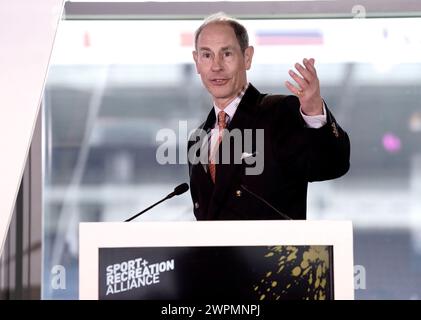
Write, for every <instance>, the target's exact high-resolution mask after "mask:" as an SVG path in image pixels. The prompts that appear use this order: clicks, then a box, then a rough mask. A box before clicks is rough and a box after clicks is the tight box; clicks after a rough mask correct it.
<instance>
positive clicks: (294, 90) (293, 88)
mask: <svg viewBox="0 0 421 320" xmlns="http://www.w3.org/2000/svg"><path fill="white" fill-rule="evenodd" d="M285 86H286V87H287V89H288V90H289V91H291V93H292V94H295V95H296V96H300V95H301V93H302V92H303V91H302V90H300V89H299V88H297V87H296V86H294V85H293V84H292V83H291V82H289V81H285Z"/></svg>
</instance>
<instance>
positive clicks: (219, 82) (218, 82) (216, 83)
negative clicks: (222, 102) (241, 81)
mask: <svg viewBox="0 0 421 320" xmlns="http://www.w3.org/2000/svg"><path fill="white" fill-rule="evenodd" d="M210 82H211V83H212V84H213V85H214V86H223V85H225V84H227V82H228V79H223V78H218V79H211V80H210Z"/></svg>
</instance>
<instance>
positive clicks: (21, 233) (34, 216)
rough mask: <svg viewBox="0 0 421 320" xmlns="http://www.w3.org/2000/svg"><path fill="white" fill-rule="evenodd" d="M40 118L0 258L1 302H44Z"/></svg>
mask: <svg viewBox="0 0 421 320" xmlns="http://www.w3.org/2000/svg"><path fill="white" fill-rule="evenodd" d="M41 118H42V117H41V112H40V113H39V114H38V117H37V122H36V126H35V130H34V135H33V139H32V143H31V148H30V151H29V153H28V158H27V161H26V165H25V170H24V172H23V176H22V181H21V185H20V188H19V192H18V195H17V199H16V203H15V208H14V211H13V215H12V220H11V223H10V225H9V230H8V234H7V238H6V242H5V246H4V252H3V255H2V256H1V258H0V299H13V300H16V299H18V300H22V299H24V300H29V299H40V298H41V263H42V254H41V238H42V170H41V168H42V164H41V160H42V156H41V155H42V153H41V151H42V149H41V143H42V135H41Z"/></svg>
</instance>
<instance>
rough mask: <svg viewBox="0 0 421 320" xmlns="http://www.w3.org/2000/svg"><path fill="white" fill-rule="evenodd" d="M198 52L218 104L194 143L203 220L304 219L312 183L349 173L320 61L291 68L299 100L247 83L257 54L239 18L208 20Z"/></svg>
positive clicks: (192, 165) (192, 160)
mask: <svg viewBox="0 0 421 320" xmlns="http://www.w3.org/2000/svg"><path fill="white" fill-rule="evenodd" d="M195 49H196V50H195V51H194V52H193V58H194V61H195V63H196V68H197V72H198V73H199V74H200V76H201V79H202V82H203V84H204V86H205V87H206V89H207V90H208V91H209V93H210V94H211V95H212V98H213V103H214V106H213V108H212V110H211V111H210V113H209V115H208V117H207V119H206V121H205V122H204V123H203V124H202V125H201V126H200V127H199V129H198V130H197V131H196V134H194V135H192V136H191V137H190V139H189V145H188V150H189V151H188V158H189V173H190V189H191V196H192V200H193V205H194V214H195V216H196V218H197V220H249V219H255V220H257V219H259V220H260V219H285V218H286V216H288V217H290V218H291V219H306V199H307V184H308V182H311V181H321V180H327V179H334V178H337V177H340V176H342V175H344V174H345V173H346V172H347V171H348V169H349V157H350V142H349V138H348V135H347V134H346V132H345V131H343V130H342V129H341V127H340V126H339V125H338V123H337V122H336V121H335V118H334V117H333V115H332V114H331V113H330V111H329V110H328V108H327V106H326V105H325V103H324V101H323V99H322V97H321V96H320V87H319V80H318V77H317V73H316V69H315V67H314V59H304V60H303V64H302V65H301V64H299V63H297V64H295V68H296V70H297V71H298V73H297V72H294V71H292V70H290V71H289V74H290V76H291V77H292V79H294V81H295V82H296V84H295V85H293V84H292V83H290V82H289V81H286V83H285V85H286V87H287V88H288V90H289V91H291V92H292V93H293V94H294V95H290V96H282V95H266V94H262V93H260V92H259V91H258V90H257V89H256V88H255V87H253V85H252V84H250V83H248V81H247V75H246V71H247V70H249V69H250V67H251V62H252V58H253V53H254V49H253V47H252V46H249V44H248V35H247V31H246V29H245V28H244V27H243V26H242V25H241V24H240V23H239V22H238V21H236V20H234V19H232V18H229V17H227V16H225V15H223V14H217V15H214V16H211V17H209V18H208V19H206V20H205V22H204V23H203V24H202V26H201V27H199V29H198V30H197V31H196V35H195ZM234 132H235V134H232V133H234ZM250 132H251V133H250ZM204 134H207V136H205V135H204ZM238 137H240V139H237V138H238ZM239 150H240V151H239ZM204 160H205V161H204ZM253 170H254V171H253Z"/></svg>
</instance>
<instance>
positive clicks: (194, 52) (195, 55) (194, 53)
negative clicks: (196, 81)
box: [192, 50, 199, 73]
mask: <svg viewBox="0 0 421 320" xmlns="http://www.w3.org/2000/svg"><path fill="white" fill-rule="evenodd" d="M192 54H193V60H194V63H195V64H196V72H197V73H199V69H198V67H197V59H198V55H197V51H196V50H195V51H193V52H192Z"/></svg>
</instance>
